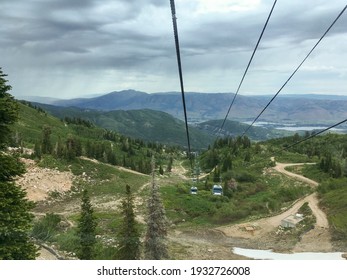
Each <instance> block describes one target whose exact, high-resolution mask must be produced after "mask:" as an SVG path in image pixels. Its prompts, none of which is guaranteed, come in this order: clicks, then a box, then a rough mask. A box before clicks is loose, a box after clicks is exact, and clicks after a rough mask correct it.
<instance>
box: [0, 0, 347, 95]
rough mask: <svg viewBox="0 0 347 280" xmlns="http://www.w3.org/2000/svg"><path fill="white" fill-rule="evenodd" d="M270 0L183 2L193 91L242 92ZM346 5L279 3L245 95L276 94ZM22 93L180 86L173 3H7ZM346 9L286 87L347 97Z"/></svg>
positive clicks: (7, 28) (9, 56)
mask: <svg viewBox="0 0 347 280" xmlns="http://www.w3.org/2000/svg"><path fill="white" fill-rule="evenodd" d="M272 4H273V1H272V0H189V1H188V0H176V12H177V18H178V19H177V20H178V30H179V36H180V44H181V54H182V64H183V73H184V81H185V89H186V91H199V92H235V91H236V89H237V86H238V83H239V81H240V79H241V77H242V75H243V72H244V70H245V67H246V65H247V63H248V60H249V58H250V56H251V54H252V51H253V48H254V46H255V44H256V42H257V40H258V37H259V35H260V32H261V30H262V28H263V25H264V23H265V20H266V18H267V16H268V13H269V11H270V9H271V6H272ZM346 4H347V3H346V2H345V1H342V0H332V1H326V0H324V1H323V0H314V1H313V0H305V1H302V0H279V1H278V3H277V5H276V7H275V10H274V13H273V16H272V18H271V19H270V22H269V25H268V29H267V30H266V32H265V34H264V37H263V40H262V42H261V44H260V46H259V50H258V52H257V54H256V56H255V58H254V61H253V64H252V65H251V68H250V70H249V74H248V75H247V77H246V79H245V82H244V85H243V87H242V88H241V90H240V94H244V95H246V94H274V93H276V91H277V90H278V89H279V88H280V87H281V85H282V84H283V83H284V82H285V80H286V79H287V78H288V77H289V75H290V74H291V73H292V72H293V70H294V69H295V68H296V67H297V66H298V65H299V63H300V62H301V61H302V59H303V58H304V57H305V56H306V54H307V53H308V52H309V51H310V49H311V48H312V47H313V45H314V44H315V43H316V42H317V40H318V39H319V38H320V37H321V36H322V34H323V33H324V32H325V30H326V29H327V28H328V27H329V25H330V24H331V23H332V22H333V20H334V19H335V18H336V16H337V15H338V14H339V13H340V11H341V10H342V9H343V8H344V7H345V5H346ZM0 10H1V11H2V15H1V17H0V50H1V56H0V58H1V59H0V67H2V70H3V71H4V72H5V73H7V74H8V75H9V76H8V80H9V83H10V84H11V85H12V87H13V90H12V94H13V95H15V96H16V97H20V96H28V95H36V96H49V97H57V98H73V97H77V96H85V95H88V94H95V93H107V92H111V91H114V90H123V89H129V88H131V89H136V90H140V91H145V92H149V93H152V92H163V91H179V80H178V74H177V63H176V54H175V49H174V38H173V28H172V19H171V10H170V1H169V0H137V1H135V0H103V1H98V0H1V1H0ZM346 61H347V12H345V13H344V14H343V15H342V17H341V18H340V19H339V21H338V22H337V23H336V25H335V26H334V27H333V29H331V31H330V32H329V33H328V35H327V37H326V38H325V39H324V40H323V41H322V42H321V44H320V45H319V46H318V48H317V49H316V50H315V51H314V53H313V54H312V56H311V57H310V58H309V59H308V60H307V62H306V63H305V64H304V65H303V67H302V68H301V69H300V71H299V72H298V73H297V74H296V76H295V77H294V78H293V79H292V81H291V82H290V83H289V84H288V85H287V87H286V88H285V89H284V90H283V92H282V94H286V93H321V94H344V95H347V83H346V78H347V62H346Z"/></svg>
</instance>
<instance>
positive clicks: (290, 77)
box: [242, 5, 347, 137]
mask: <svg viewBox="0 0 347 280" xmlns="http://www.w3.org/2000/svg"><path fill="white" fill-rule="evenodd" d="M346 9H347V5H346V6H345V7H344V8H343V9H342V11H341V12H340V13H339V15H338V16H337V17H336V18H335V20H334V21H333V23H332V24H331V25H330V26H329V28H328V29H327V30H326V31H325V32H324V34H323V35H322V36H321V38H320V39H319V40H318V42H317V43H316V44H315V45H314V46H313V48H312V49H311V50H310V52H309V53H308V54H307V55H306V57H305V58H304V59H303V60H302V61H301V63H300V64H299V66H298V67H297V68H296V69H295V70H294V72H293V73H292V74H291V75H290V76H289V78H288V79H287V80H286V82H285V83H284V84H283V85H282V86H281V88H280V89H279V90H278V91H277V93H276V94H275V95H274V96H273V97H272V98H271V100H270V101H269V102H268V104H267V105H266V106H265V107H264V108H263V110H262V111H261V112H260V113H259V114H258V116H257V117H256V118H255V119H254V120H253V122H252V123H251V124H250V125H249V126H248V127H247V129H246V130H245V131H244V132H243V134H242V137H243V136H244V135H245V134H246V133H247V132H248V130H249V129H250V128H251V127H252V126H253V125H254V123H255V122H256V121H257V120H258V119H259V117H260V116H261V115H262V114H263V113H264V112H265V110H266V109H267V108H268V107H269V106H270V104H271V103H272V102H273V101H274V99H275V98H276V97H277V96H278V94H279V93H280V92H281V91H282V89H283V88H284V87H285V86H286V85H287V84H288V82H289V81H290V80H291V79H292V78H293V76H294V75H295V74H296V72H297V71H298V70H299V69H300V67H301V66H302V65H303V64H304V62H305V61H306V60H307V59H308V57H309V56H310V55H311V54H312V52H313V51H314V50H315V49H316V47H317V46H318V45H319V43H320V42H321V41H322V40H323V38H324V37H325V36H326V35H327V34H328V32H329V31H330V29H331V28H332V27H333V26H334V25H335V23H336V22H337V21H338V19H339V18H340V17H341V16H342V14H343V13H344V12H345V11H346Z"/></svg>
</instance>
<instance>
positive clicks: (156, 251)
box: [145, 157, 169, 260]
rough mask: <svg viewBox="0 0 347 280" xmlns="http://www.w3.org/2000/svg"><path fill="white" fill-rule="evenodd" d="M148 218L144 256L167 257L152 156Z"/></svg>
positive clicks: (163, 221) (153, 258)
mask: <svg viewBox="0 0 347 280" xmlns="http://www.w3.org/2000/svg"><path fill="white" fill-rule="evenodd" d="M147 207H148V218H147V232H146V236H145V258H146V259H149V260H160V259H167V258H168V257H169V256H168V251H167V244H166V236H167V219H166V216H165V210H164V207H163V205H162V202H161V199H160V195H159V189H158V186H157V185H156V183H155V163H154V157H152V184H151V193H150V196H149V199H148V202H147Z"/></svg>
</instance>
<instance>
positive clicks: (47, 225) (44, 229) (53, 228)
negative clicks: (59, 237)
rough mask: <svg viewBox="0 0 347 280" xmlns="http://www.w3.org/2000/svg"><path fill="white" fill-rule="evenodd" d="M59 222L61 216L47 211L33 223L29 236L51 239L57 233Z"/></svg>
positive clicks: (44, 239) (43, 239) (45, 239)
mask: <svg viewBox="0 0 347 280" xmlns="http://www.w3.org/2000/svg"><path fill="white" fill-rule="evenodd" d="M60 222H61V218H60V216H59V215H56V214H53V213H48V214H46V216H45V217H43V218H42V219H41V220H39V221H38V222H36V223H35V224H34V227H33V229H32V232H31V236H32V237H34V238H36V239H39V240H42V241H52V240H53V238H54V236H55V235H56V234H57V233H58V229H59V226H58V225H59V223H60Z"/></svg>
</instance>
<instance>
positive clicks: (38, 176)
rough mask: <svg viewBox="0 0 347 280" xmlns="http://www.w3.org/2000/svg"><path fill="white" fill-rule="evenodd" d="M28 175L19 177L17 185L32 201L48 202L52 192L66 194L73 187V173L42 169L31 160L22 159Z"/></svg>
mask: <svg viewBox="0 0 347 280" xmlns="http://www.w3.org/2000/svg"><path fill="white" fill-rule="evenodd" d="M22 161H23V162H24V163H25V166H26V173H25V174H24V175H23V176H21V177H19V178H18V180H17V183H18V184H19V185H20V186H22V187H23V188H24V189H25V190H26V192H27V197H28V199H29V200H31V201H35V202H37V201H41V200H46V199H47V198H48V196H49V194H50V193H52V192H59V193H62V192H66V191H69V190H70V189H71V187H72V182H73V179H74V176H73V174H72V173H71V172H60V171H58V170H56V169H48V168H41V167H38V166H37V165H36V162H35V161H34V160H31V159H24V158H23V159H22Z"/></svg>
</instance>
